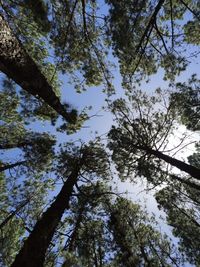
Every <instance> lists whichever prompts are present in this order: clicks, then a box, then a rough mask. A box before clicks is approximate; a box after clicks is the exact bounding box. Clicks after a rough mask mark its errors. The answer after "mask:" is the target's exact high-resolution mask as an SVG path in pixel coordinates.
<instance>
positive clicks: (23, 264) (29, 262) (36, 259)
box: [11, 166, 80, 267]
mask: <svg viewBox="0 0 200 267" xmlns="http://www.w3.org/2000/svg"><path fill="white" fill-rule="evenodd" d="M79 170H80V166H77V167H76V168H75V169H74V171H72V173H71V175H70V176H69V177H68V179H67V181H66V182H65V183H64V186H63V187H62V189H61V191H60V193H59V194H58V195H57V197H56V200H55V201H54V202H53V203H52V205H51V206H50V207H49V208H48V209H47V211H46V212H44V214H43V216H42V218H41V219H40V220H39V221H38V222H37V223H36V225H35V227H34V229H33V231H32V233H31V234H30V236H29V237H28V239H27V240H26V241H25V243H24V245H23V247H22V249H21V250H20V252H19V253H18V254H17V256H16V258H15V261H14V263H13V264H12V265H11V267H42V266H43V263H44V260H45V253H46V250H47V248H48V246H49V244H50V242H51V239H52V237H53V235H54V232H55V230H56V227H57V226H58V224H59V222H60V220H61V218H62V215H63V213H64V211H65V209H67V208H69V200H70V197H71V195H72V192H73V186H74V184H75V183H76V182H77V178H78V174H79Z"/></svg>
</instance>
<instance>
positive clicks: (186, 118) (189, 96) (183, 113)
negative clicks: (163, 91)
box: [171, 75, 200, 131]
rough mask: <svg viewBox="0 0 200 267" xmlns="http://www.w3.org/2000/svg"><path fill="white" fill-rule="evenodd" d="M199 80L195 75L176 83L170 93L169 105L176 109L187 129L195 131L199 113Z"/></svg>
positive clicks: (197, 128)
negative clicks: (185, 80)
mask: <svg viewBox="0 0 200 267" xmlns="http://www.w3.org/2000/svg"><path fill="white" fill-rule="evenodd" d="M199 95H200V81H199V80H198V78H197V76H196V75H192V77H191V78H190V79H189V80H188V82H187V83H186V82H184V83H176V85H175V91H174V92H173V93H172V94H171V105H172V106H173V108H174V109H175V111H177V113H178V116H179V117H180V120H181V122H182V123H183V124H185V125H186V127H187V128H188V129H189V130H192V131H197V130H199V129H200V126H199V113H200V97H199Z"/></svg>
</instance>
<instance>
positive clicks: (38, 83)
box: [0, 14, 76, 123]
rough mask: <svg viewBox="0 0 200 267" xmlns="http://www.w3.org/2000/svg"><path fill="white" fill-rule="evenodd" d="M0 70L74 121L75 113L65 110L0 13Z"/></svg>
mask: <svg viewBox="0 0 200 267" xmlns="http://www.w3.org/2000/svg"><path fill="white" fill-rule="evenodd" d="M0 71H2V72H3V73H5V74H6V75H7V76H8V77H9V78H11V79H12V80H13V81H15V82H16V83H17V84H19V85H20V86H21V88H23V89H24V90H26V91H27V92H28V93H30V94H32V95H33V96H35V97H38V96H39V97H40V98H41V99H43V100H44V102H46V103H47V104H48V105H49V106H50V107H52V108H53V109H54V110H55V111H56V112H57V113H58V114H60V115H61V116H63V117H64V118H65V120H66V121H68V122H71V123H73V122H75V120H76V118H75V117H76V115H75V113H74V112H72V113H70V112H67V111H66V108H65V107H64V106H63V105H62V104H61V102H60V99H59V98H58V97H57V96H56V94H55V93H54V91H53V88H52V86H51V85H50V84H49V83H48V81H47V79H46V78H45V76H44V75H43V74H42V73H41V71H40V70H39V68H38V66H37V64H36V63H35V62H34V60H33V59H32V58H31V57H30V56H29V55H28V53H27V52H26V51H25V49H24V48H23V46H22V45H21V43H20V42H19V40H18V39H17V38H16V37H15V36H14V34H13V32H12V30H11V28H10V27H9V25H8V23H7V22H6V21H5V20H4V18H3V16H2V14H0Z"/></svg>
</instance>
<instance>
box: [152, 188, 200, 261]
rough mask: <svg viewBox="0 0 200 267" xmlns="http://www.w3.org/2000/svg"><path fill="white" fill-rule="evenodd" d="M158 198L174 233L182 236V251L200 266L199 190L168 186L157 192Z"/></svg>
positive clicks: (188, 258) (180, 244)
mask: <svg viewBox="0 0 200 267" xmlns="http://www.w3.org/2000/svg"><path fill="white" fill-rule="evenodd" d="M156 200H157V201H158V203H159V207H160V208H162V209H164V211H165V212H166V214H167V222H168V224H169V225H171V226H172V227H173V234H174V235H175V236H176V237H178V238H180V241H179V250H180V252H181V253H185V254H186V259H187V261H189V262H190V263H191V264H195V266H199V264H200V254H199V244H200V240H199V234H200V222H199V211H200V210H199V203H200V199H199V191H198V190H195V189H191V188H189V187H186V186H183V185H177V186H174V185H173V186H168V187H166V188H164V189H162V190H160V191H159V192H158V193H156Z"/></svg>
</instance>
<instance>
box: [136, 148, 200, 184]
mask: <svg viewBox="0 0 200 267" xmlns="http://www.w3.org/2000/svg"><path fill="white" fill-rule="evenodd" d="M133 147H134V148H136V149H139V150H143V151H145V152H146V153H147V154H149V155H154V156H155V157H157V158H159V159H162V160H164V161H165V162H167V163H169V164H171V165H172V166H174V167H176V168H178V169H179V170H181V171H184V172H186V173H188V174H189V175H191V176H192V177H194V178H196V179H197V180H200V169H198V168H196V167H194V166H192V165H190V164H187V163H185V162H183V161H181V160H178V159H175V158H172V157H170V156H168V155H165V154H163V153H162V152H160V151H158V150H154V149H151V148H149V147H143V146H137V145H136V146H135V145H133Z"/></svg>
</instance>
